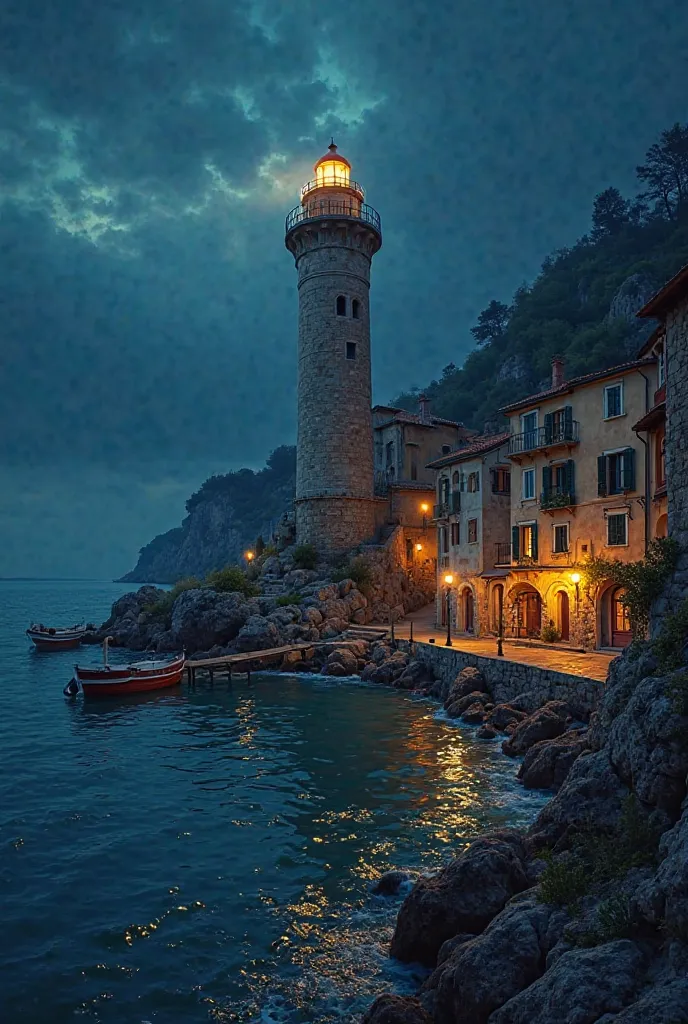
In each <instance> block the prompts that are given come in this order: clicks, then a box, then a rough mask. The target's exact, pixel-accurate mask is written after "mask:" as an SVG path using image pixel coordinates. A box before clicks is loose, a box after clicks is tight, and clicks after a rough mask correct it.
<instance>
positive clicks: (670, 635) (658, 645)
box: [652, 598, 688, 672]
mask: <svg viewBox="0 0 688 1024" xmlns="http://www.w3.org/2000/svg"><path fill="white" fill-rule="evenodd" d="M687 643H688V598H685V599H684V600H683V601H682V602H681V604H680V605H679V606H678V608H677V609H676V611H675V612H671V614H669V615H666V616H665V617H664V621H663V622H662V626H661V629H660V631H659V634H658V635H657V637H656V638H655V639H654V640H653V642H652V651H653V653H654V655H655V657H656V658H657V661H658V662H659V667H660V669H661V670H662V671H663V672H671V671H672V670H674V669H677V668H681V666H682V665H683V664H684V656H683V648H684V647H685V645H686V644H687Z"/></svg>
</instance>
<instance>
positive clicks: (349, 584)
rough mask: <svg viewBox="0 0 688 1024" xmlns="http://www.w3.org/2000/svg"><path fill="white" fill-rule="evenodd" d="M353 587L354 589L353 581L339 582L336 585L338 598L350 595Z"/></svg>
mask: <svg viewBox="0 0 688 1024" xmlns="http://www.w3.org/2000/svg"><path fill="white" fill-rule="evenodd" d="M355 587H356V584H355V583H354V581H353V580H350V579H346V580H340V582H339V584H338V585H337V590H338V591H339V596H340V597H346V595H347V594H348V593H350V592H351V591H352V590H354V589H355Z"/></svg>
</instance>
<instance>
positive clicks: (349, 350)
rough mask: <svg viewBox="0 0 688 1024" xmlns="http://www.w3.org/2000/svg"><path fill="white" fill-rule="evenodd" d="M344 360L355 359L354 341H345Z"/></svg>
mask: <svg viewBox="0 0 688 1024" xmlns="http://www.w3.org/2000/svg"><path fill="white" fill-rule="evenodd" d="M346 358H347V359H355V358H356V342H355V341H347V343H346Z"/></svg>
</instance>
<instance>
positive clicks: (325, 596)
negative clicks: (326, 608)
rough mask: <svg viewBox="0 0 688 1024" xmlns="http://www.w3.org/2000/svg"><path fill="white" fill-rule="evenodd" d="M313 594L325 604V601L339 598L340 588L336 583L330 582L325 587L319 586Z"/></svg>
mask: <svg viewBox="0 0 688 1024" xmlns="http://www.w3.org/2000/svg"><path fill="white" fill-rule="evenodd" d="M313 596H314V597H315V598H316V599H317V600H318V601H320V602H321V603H323V604H324V603H325V601H336V600H338V598H339V588H338V586H337V584H336V583H328V584H327V585H326V586H324V587H318V589H317V590H315V592H314V594H313Z"/></svg>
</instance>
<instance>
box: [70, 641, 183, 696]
mask: <svg viewBox="0 0 688 1024" xmlns="http://www.w3.org/2000/svg"><path fill="white" fill-rule="evenodd" d="M109 639H110V638H109V637H108V638H107V639H106V640H105V642H104V644H103V662H104V663H103V666H102V668H87V667H83V668H82V667H81V666H79V665H75V666H74V676H73V678H72V679H70V681H69V682H68V683H67V685H66V686H65V688H64V691H63V692H64V695H65V696H66V697H74V696H76V694H77V693H78V692H79V690H81V692H82V693H83V695H84V697H120V696H124V695H126V694H130V693H147V692H148V691H149V690H164V689H166V688H167V687H170V686H177V685H178V684H179V683H180V682H181V678H182V674H183V672H184V662H185V661H186V657H185V655H184V654H181V655H179V656H178V657H176V658H173V659H172V660H169V659H168V660H167V661H162V660H161V661H135V662H133V663H132V664H131V665H108V662H107V647H108V640H109Z"/></svg>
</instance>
